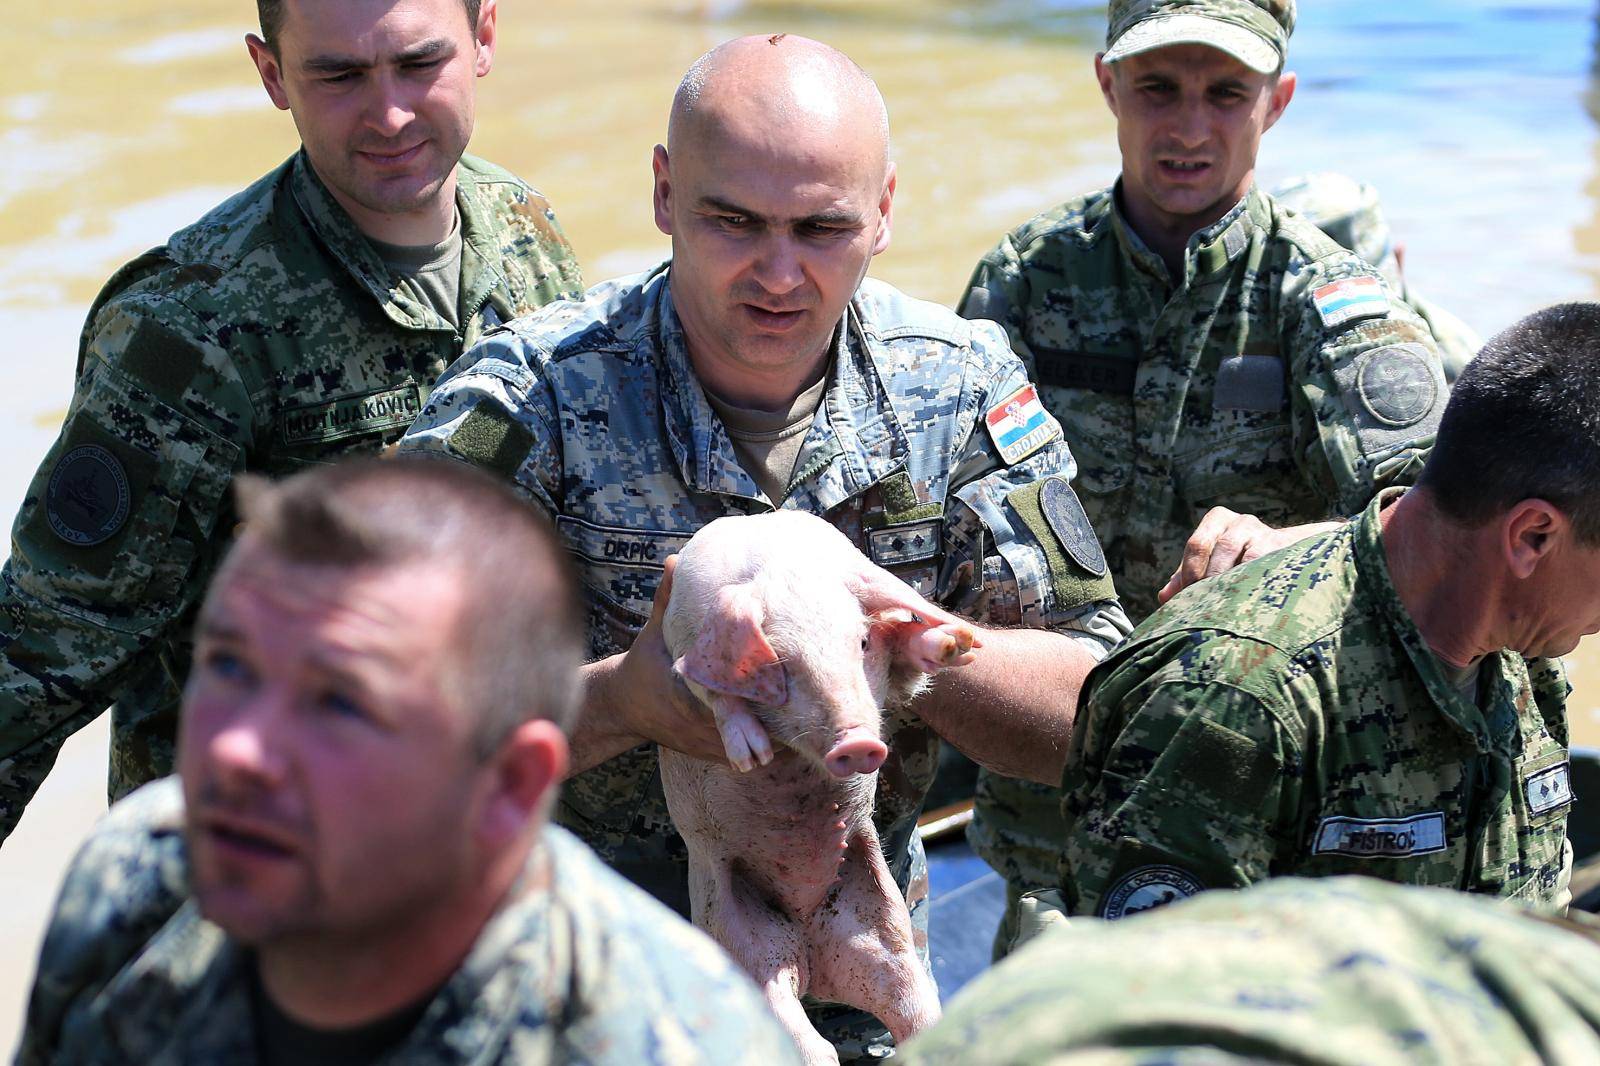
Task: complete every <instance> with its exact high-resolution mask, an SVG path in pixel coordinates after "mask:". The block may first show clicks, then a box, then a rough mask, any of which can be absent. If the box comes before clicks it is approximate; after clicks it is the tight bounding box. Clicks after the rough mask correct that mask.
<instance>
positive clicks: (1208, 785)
mask: <svg viewBox="0 0 1600 1066" xmlns="http://www.w3.org/2000/svg"><path fill="white" fill-rule="evenodd" d="M1399 491H1401V490H1386V491H1385V493H1383V494H1382V495H1381V496H1380V497H1379V498H1378V499H1376V500H1374V501H1373V502H1372V504H1371V505H1369V506H1368V508H1367V510H1366V511H1365V513H1363V514H1362V515H1361V516H1360V517H1359V518H1357V519H1355V520H1353V521H1351V522H1349V523H1347V524H1345V525H1344V526H1341V527H1340V528H1339V529H1338V530H1336V531H1334V532H1332V533H1329V534H1326V535H1323V536H1319V537H1313V538H1310V539H1308V540H1305V541H1302V542H1300V543H1299V544H1295V545H1291V546H1290V547H1288V548H1284V549H1282V550H1280V551H1277V552H1274V553H1272V554H1271V555H1268V556H1265V557H1264V558H1261V559H1258V560H1256V561H1255V562H1253V563H1250V564H1247V565H1245V566H1242V567H1239V568H1238V569H1236V570H1233V571H1230V572H1229V573H1227V574H1224V575H1223V576H1221V577H1218V578H1212V579H1210V580H1208V581H1205V582H1202V583H1200V584H1199V585H1196V586H1194V587H1192V588H1190V589H1187V590H1185V591H1184V592H1183V593H1181V594H1179V595H1178V596H1177V597H1176V598H1174V599H1173V601H1172V602H1171V603H1169V604H1167V605H1166V606H1165V607H1163V608H1162V609H1161V610H1159V611H1157V612H1156V613H1155V614H1154V615H1152V616H1151V617H1150V618H1149V619H1148V620H1147V621H1146V622H1145V623H1144V624H1143V625H1141V626H1140V627H1139V628H1138V629H1136V630H1135V631H1134V633H1133V635H1132V636H1131V637H1129V638H1128V640H1127V641H1126V642H1125V643H1124V644H1123V645H1122V646H1121V647H1120V648H1118V649H1117V650H1116V651H1114V652H1112V654H1111V655H1110V656H1109V657H1108V658H1107V659H1106V660H1105V661H1104V662H1102V663H1101V664H1100V665H1099V666H1098V667H1096V668H1095V670H1094V672H1093V673H1091V674H1090V676H1089V679H1088V680H1087V681H1086V682H1085V687H1084V697H1083V700H1082V702H1081V704H1080V707H1081V710H1080V717H1079V720H1078V723H1077V726H1076V727H1075V729H1074V731H1073V738H1072V747H1071V748H1070V750H1069V751H1068V755H1067V767H1066V772H1065V774H1064V777H1063V788H1064V790H1065V791H1066V796H1067V798H1066V804H1065V809H1066V815H1067V817H1068V819H1069V822H1070V832H1069V834H1068V837H1067V841H1066V847H1065V853H1064V861H1063V863H1062V867H1061V880H1062V891H1063V895H1064V897H1065V899H1066V902H1067V907H1068V910H1069V912H1070V913H1072V914H1090V915H1096V916H1098V917H1104V918H1120V917H1122V916H1124V915H1127V914H1131V913H1134V912H1136V911H1140V910H1146V909H1149V908H1150V907H1153V906H1158V905H1160V904H1162V903H1165V902H1169V901H1171V900H1173V899H1178V898H1182V897H1184V896H1190V895H1194V894H1195V893H1197V892H1199V891H1201V890H1202V889H1208V888H1239V887H1243V886H1245V885H1249V884H1251V883H1253V882H1256V881H1260V880H1262V879H1265V878H1268V877H1281V876H1289V875H1294V876H1319V877H1320V876H1329V875H1334V874H1347V873H1357V874H1366V875H1368V876H1372V877H1378V878H1382V879H1384V880H1388V881H1397V882H1401V883H1404V884H1416V885H1433V886H1437V887H1444V888H1455V889H1461V890H1464V891H1468V892H1478V893H1483V894H1486V895H1493V896H1505V897H1512V898H1515V899H1518V900H1522V901H1524V902H1526V903H1529V904H1532V905H1535V906H1538V907H1541V908H1543V909H1546V910H1552V911H1564V910H1565V909H1566V905H1567V902H1568V881H1569V879H1570V875H1571V854H1572V853H1571V849H1570V847H1569V846H1568V844H1567V841H1566V835H1567V834H1566V829H1567V814H1568V812H1569V811H1570V810H1571V807H1572V788H1571V783H1570V776H1569V769H1568V760H1567V720H1566V697H1567V693H1568V686H1567V683H1566V678H1565V674H1564V672H1563V670H1562V666H1561V663H1560V660H1557V659H1534V660H1531V661H1527V660H1524V659H1523V657H1522V656H1521V655H1518V654H1517V653H1515V652H1512V651H1505V650H1503V651H1500V652H1496V653H1494V654H1492V655H1489V656H1486V657H1485V658H1484V659H1483V660H1482V666H1481V668H1480V671H1479V675H1478V687H1477V699H1476V700H1473V699H1471V698H1469V697H1468V696H1465V695H1463V694H1462V693H1461V692H1460V691H1458V690H1457V689H1456V687H1455V685H1454V684H1453V683H1452V680H1451V678H1450V676H1449V675H1448V674H1446V672H1445V668H1444V666H1443V664H1442V663H1441V662H1440V661H1439V659H1438V658H1437V657H1435V656H1434V654H1433V653H1432V652H1431V651H1430V650H1429V649H1428V646H1427V644H1426V643H1424V641H1423V638H1422V635H1421V633H1419V632H1418V630H1417V627H1416V624H1415V623H1414V622H1413V621H1412V620H1411V618H1410V616H1409V615H1408V614H1407V613H1406V609H1405V606H1404V605H1403V604H1402V603H1401V602H1400V597H1399V595H1398V594H1397V593H1396V592H1395V589H1394V585H1393V584H1392V582H1391V581H1390V578H1389V571H1388V564H1387V561H1386V559H1385V556H1384V548H1383V543H1382V541H1381V539H1380V534H1379V514H1378V512H1379V510H1380V509H1381V507H1382V505H1383V504H1384V503H1385V502H1387V501H1389V500H1392V499H1393V497H1394V496H1395V494H1396V493H1398V492H1399Z"/></svg>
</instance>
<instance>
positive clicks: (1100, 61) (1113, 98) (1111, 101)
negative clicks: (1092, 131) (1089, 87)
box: [1094, 52, 1117, 115]
mask: <svg viewBox="0 0 1600 1066" xmlns="http://www.w3.org/2000/svg"><path fill="white" fill-rule="evenodd" d="M1104 56H1105V53H1104V52H1101V53H1100V54H1099V55H1096V56H1095V57H1094V79H1095V81H1097V82H1099V83H1100V95H1101V96H1103V97H1105V101H1106V106H1107V107H1109V108H1110V109H1111V113H1112V114H1113V115H1115V114H1116V113H1117V92H1116V72H1115V71H1113V70H1112V68H1111V64H1110V63H1107V62H1106V61H1105V59H1104V58H1103V57H1104Z"/></svg>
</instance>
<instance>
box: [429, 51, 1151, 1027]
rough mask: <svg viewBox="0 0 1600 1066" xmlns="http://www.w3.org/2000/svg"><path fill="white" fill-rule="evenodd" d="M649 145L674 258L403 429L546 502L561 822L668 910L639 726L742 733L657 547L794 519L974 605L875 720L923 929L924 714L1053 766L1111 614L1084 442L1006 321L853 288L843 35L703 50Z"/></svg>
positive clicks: (484, 371) (863, 261) (694, 748)
mask: <svg viewBox="0 0 1600 1066" xmlns="http://www.w3.org/2000/svg"><path fill="white" fill-rule="evenodd" d="M654 168H655V196H654V203H655V212H656V221H657V225H658V226H659V227H660V228H661V229H662V230H663V231H664V232H666V233H668V234H670V235H671V237H672V243H673V258H672V260H671V262H670V263H669V264H667V265H664V266H662V267H659V268H657V269H655V270H653V271H650V272H648V273H646V274H644V275H642V276H640V277H636V278H631V279H625V280H621V281H617V282H612V283H609V284H606V285H602V286H599V287H597V288H595V289H593V290H591V291H590V293H589V294H588V296H587V298H586V299H585V300H584V301H583V302H581V303H575V304H564V305H561V306H559V307H552V308H550V309H549V310H548V311H547V312H544V313H540V314H538V315H534V316H530V317H528V318H525V319H522V320H519V321H518V322H517V323H515V324H513V325H512V326H510V327H508V328H505V329H502V330H499V331H497V332H495V333H493V334H491V335H489V336H488V337H486V338H485V339H484V341H483V342H482V343H481V344H480V345H479V346H478V347H477V348H476V349H475V350H474V351H472V352H469V353H468V355H467V356H466V357H464V358H463V360H462V361H461V362H460V363H459V364H458V365H457V366H456V367H455V368H454V369H453V371H452V372H451V373H450V374H449V375H447V376H446V378H445V379H444V380H443V381H441V382H440V383H439V386H438V387H437V389H436V390H435V392H434V393H433V395H432V397H431V398H430V400H429V403H428V405H427V406H426V408H425V409H424V412H423V415H422V417H421V418H420V419H419V421H418V422H417V424H416V425H415V426H414V427H413V429H412V430H411V432H410V434H408V436H407V438H406V440H405V442H404V443H403V444H402V449H403V450H407V451H413V452H433V453H438V454H442V455H445V456H449V457H453V458H456V459H458V460H463V461H466V462H469V463H472V464H475V465H478V466H480V467H483V468H485V469H488V470H490V471H492V472H494V473H496V474H498V475H500V476H502V477H505V478H507V479H509V480H511V481H512V482H514V483H515V484H516V485H517V486H518V487H519V488H520V489H521V490H522V491H523V492H524V493H525V494H526V495H527V496H529V497H530V498H531V499H533V500H534V501H535V502H536V503H537V504H539V505H540V507H541V508H542V509H544V510H545V511H547V512H548V513H550V514H551V515H552V516H553V517H554V518H555V520H556V523H557V525H558V527H559V530H560V532H561V534H562V536H563V538H564V540H565V542H566V544H567V546H568V548H569V549H570V550H571V551H572V553H573V555H574V557H575V558H576V559H577V561H578V564H579V567H580V571H581V574H582V577H583V580H584V584H585V592H586V598H587V600H588V603H589V611H588V627H589V629H588V647H589V651H590V654H591V655H592V656H594V657H595V660H596V661H594V662H592V663H591V664H590V665H589V666H588V667H587V668H586V669H587V671H588V677H587V685H586V697H585V708H584V716H583V724H582V725H581V726H580V728H579V730H578V732H577V733H576V735H575V736H574V739H573V759H574V767H575V770H576V771H577V772H576V773H575V774H574V776H573V777H572V778H571V779H570V780H569V782H568V784H567V786H566V789H565V790H564V793H563V796H562V801H561V806H560V810H559V812H558V815H557V817H558V820H559V821H561V822H562V824H564V825H566V826H568V827H570V828H573V829H574V830H576V831H577V832H578V833H579V834H580V835H581V836H582V837H583V838H584V839H585V840H587V841H588V842H589V843H590V844H591V845H593V846H594V847H595V848H596V849H597V850H599V851H600V853H601V854H602V855H603V856H604V857H605V858H606V859H607V860H608V861H609V862H610V863H612V865H613V866H615V867H616V868H617V869H619V870H621V871H622V872H624V873H625V874H627V875H628V876H629V877H630V878H632V879H634V880H635V881H637V882H638V883H640V884H642V885H644V886H645V887H646V888H648V889H650V890H651V891H652V892H653V893H654V894H656V895H657V896H658V897H660V898H662V899H664V900H666V901H668V902H669V903H671V904H673V905H674V906H675V907H677V908H678V909H679V910H680V911H682V910H687V909H688V904H689V859H688V854H687V852H686V849H685V846H684V843H683V841H682V839H681V838H680V837H679V836H678V833H677V832H676V831H675V829H674V827H673V823H672V821H671V819H670V818H669V815H668V811H667V805H666V800H665V796H664V794H663V788H662V783H661V773H660V770H659V769H658V754H657V745H658V744H659V745H661V746H662V747H665V748H669V749H672V750H674V751H677V752H681V753H684V754H687V755H690V756H697V757H701V758H703V759H706V760H708V761H719V762H721V763H722V764H724V765H726V764H727V762H728V754H727V751H726V750H725V743H724V740H725V738H724V736H723V735H722V734H719V732H718V730H717V728H716V725H715V724H714V723H713V720H712V715H711V714H708V713H707V711H706V709H705V707H704V706H703V705H702V704H701V703H700V702H699V701H697V700H696V699H694V698H693V697H692V696H691V695H690V694H689V692H688V690H687V689H686V688H685V686H684V685H683V682H682V681H681V680H679V678H678V676H677V675H676V674H675V672H674V671H673V669H672V665H673V664H672V656H671V655H669V653H668V651H667V646H666V642H665V640H664V638H663V631H662V624H661V618H662V615H663V613H664V611H665V607H666V599H665V596H664V595H662V592H663V591H664V587H665V586H667V585H669V584H670V582H669V581H668V580H667V578H668V576H669V573H670V571H669V570H667V569H666V568H665V566H664V564H665V561H666V559H667V557H668V556H669V555H672V554H674V553H676V552H677V551H679V550H680V549H681V548H683V547H684V545H686V544H687V542H688V541H689V538H690V537H691V536H692V535H693V534H694V533H695V532H697V531H698V530H699V529H700V528H702V527H703V526H705V525H707V524H708V523H710V522H712V521H713V520H715V519H717V518H721V517H724V516H730V515H751V514H760V513H765V512H769V511H772V510H774V509H782V510H795V511H805V512H810V513H812V514H816V515H821V516H823V517H824V518H826V519H827V521H828V522H829V523H831V524H832V525H833V526H834V527H836V528H837V529H838V530H839V531H840V532H841V533H842V534H843V535H844V536H845V537H847V538H848V539H849V541H850V542H852V543H853V544H854V545H855V546H856V548H858V549H859V550H860V551H861V553H863V554H864V555H865V556H866V558H867V559H869V560H870V561H871V563H872V564H874V565H875V566H876V567H877V568H879V571H880V572H881V571H887V572H888V573H889V574H892V575H894V576H895V577H896V578H898V579H900V582H903V585H904V586H909V587H906V589H905V592H906V594H908V595H912V594H914V595H915V596H917V597H918V598H919V599H920V598H921V597H926V599H927V601H932V604H939V605H941V613H942V609H948V610H951V611H955V612H958V613H959V614H961V615H963V616H965V617H966V618H967V619H970V620H971V621H972V622H976V623H978V624H979V625H978V626H977V627H971V628H970V630H969V635H970V636H971V637H972V638H973V639H975V640H979V641H981V643H982V645H983V653H982V654H981V655H980V656H978V657H977V659H976V661H974V662H972V663H970V664H969V665H965V666H963V667H962V668H961V669H959V670H955V671H950V672H947V673H943V674H941V675H940V676H939V678H938V679H937V680H936V681H935V682H934V683H933V684H931V685H930V686H928V687H927V689H926V690H925V691H924V692H922V693H921V694H920V695H917V696H915V697H914V698H912V699H911V701H910V702H909V703H908V704H907V705H906V706H904V707H901V708H898V709H895V710H893V711H892V712H891V714H890V716H889V720H888V721H887V722H886V723H885V725H884V727H883V736H884V739H885V740H886V741H887V752H886V761H884V762H883V763H882V766H881V768H880V769H878V770H877V774H878V780H877V790H876V801H877V802H876V811H875V815H874V821H875V823H876V828H877V836H878V839H879V840H881V844H882V849H883V853H884V857H885V859H886V860H887V868H888V872H889V874H890V876H891V877H892V879H893V882H894V885H895V887H896V889H897V890H898V892H899V893H901V894H903V895H904V897H905V898H906V900H907V901H909V903H910V906H911V911H912V915H913V922H914V924H918V923H916V919H917V917H919V915H918V911H919V904H922V903H923V902H925V898H926V892H927V888H926V875H925V866H924V863H923V860H922V854H921V847H920V844H919V842H918V841H917V840H916V837H915V819H916V816H917V813H918V811H919V808H920V806H921V803H922V798H923V795H924V793H925V792H926V789H927V786H928V784H929V781H930V778H931V777H932V773H933V768H934V754H935V750H936V744H937V738H938V736H944V737H945V738H946V739H948V740H950V741H951V742H953V743H954V744H956V745H957V746H958V747H960V748H962V749H963V750H964V751H966V752H967V753H968V754H969V755H971V756H973V757H974V758H976V759H977V760H978V761H979V762H981V763H983V764H984V765H987V766H989V767H991V768H993V769H995V770H997V771H999V772H1002V773H1007V774H1016V775H1022V776H1026V777H1029V778H1033V779H1036V780H1039V781H1050V782H1054V781H1057V780H1059V777H1060V772H1061V767H1062V759H1063V755H1064V752H1065V744H1066V739H1067V736H1068V732H1069V726H1070V714H1071V708H1072V707H1073V705H1074V703H1075V699H1074V697H1075V693H1076V692H1077V689H1078V686H1079V685H1080V683H1081V681H1082V678H1083V675H1084V674H1085V673H1086V672H1087V670H1088V669H1089V667H1090V666H1092V665H1093V663H1094V662H1095V661H1096V660H1097V659H1098V658H1100V657H1102V656H1103V654H1104V653H1105V651H1106V650H1107V649H1108V648H1109V647H1110V646H1111V645H1112V644H1113V643H1114V642H1115V641H1116V640H1118V639H1119V638H1120V637H1121V636H1122V635H1124V634H1125V633H1126V631H1127V628H1128V625H1127V621H1126V618H1125V616H1124V615H1123V613H1122V611H1121V609H1120V607H1118V606H1117V604H1116V601H1115V597H1114V593H1113V591H1112V587H1111V582H1110V579H1109V576H1108V575H1107V572H1106V566H1105V560H1104V557H1103V556H1102V554H1101V552H1100V550H1099V547H1098V544H1097V543H1096V541H1095V538H1094V534H1093V533H1092V531H1091V530H1090V529H1089V526H1088V522H1087V519H1086V518H1085V517H1084V515H1083V511H1082V508H1081V507H1080V506H1079V504H1078V502H1077V499H1076V497H1075V496H1074V495H1073V492H1072V489H1071V487H1070V484H1069V482H1070V480H1071V478H1072V476H1073V474H1074V473H1075V468H1074V464H1073V461H1072V457H1071V454H1070V452H1069V450H1068V448H1067V445H1066V442H1065V441H1064V440H1063V439H1062V436H1061V432H1060V428H1059V426H1058V425H1057V423H1056V422H1055V420H1054V419H1053V418H1052V417H1051V416H1050V415H1049V414H1048V413H1047V412H1045V411H1044V410H1043V409H1042V407H1041V406H1040V404H1039V402H1038V398H1037V396H1036V394H1035V393H1034V391H1033V388H1032V386H1031V385H1029V383H1028V381H1027V377H1026V375H1025V373H1024V371H1023V368H1022V364H1021V362H1020V361H1019V360H1018V359H1017V358H1016V356H1014V355H1013V354H1012V352H1011V350H1010V348H1009V346H1008V344H1007V343H1006V340H1005V338H1004V335H1003V334H1002V333H1001V332H1000V330H999V329H998V328H997V327H994V326H992V325H990V324H987V323H976V322H967V321H964V320H962V319H960V318H958V317H956V316H955V315H953V314H951V313H950V312H948V311H946V310H944V309H942V308H938V307H935V306H933V305H929V304H925V303H921V302H919V301H915V300H912V299H910V298H908V297H906V296H904V295H902V294H900V293H898V292H896V291H895V290H893V289H891V288H889V287H888V286H885V285H882V284H880V283H877V282H875V281H870V280H866V279H865V275H866V269H867V265H868V263H869V262H870V260H871V258H872V256H873V255H875V254H876V253H878V252H880V251H882V250H883V249H884V248H885V247H887V246H888V243H889V238H890V225H891V219H892V205H893V197H894V191H895V171H894V167H893V164H892V163H891V162H890V161H889V159H888V125H887V117H886V114H885V111H884V107H883V102H882V99H881V97H880V96H879V95H878V92H877V90H876V87H875V86H873V84H872V83H871V81H870V79H868V78H867V77H866V75H865V74H864V73H863V72H861V70H860V69H859V68H857V67H856V66H855V65H854V64H853V63H851V62H850V61H849V60H848V59H847V58H846V57H844V56H842V55H840V54H839V53H837V52H834V51H833V50H831V49H828V48H825V47H823V46H821V45H818V44H816V43H814V42H810V41H806V40H804V39H800V38H795V37H786V36H783V35H778V36H775V37H771V38H768V37H757V38H746V39H742V40H738V41H734V42H730V43H729V44H727V45H724V46H722V47H721V48H718V49H716V50H714V51H713V52H711V53H709V54H708V55H707V56H705V57H703V58H702V59H701V60H700V61H699V62H697V63H696V64H695V65H694V67H693V68H691V70H690V72H689V73H688V75H687V76H686V77H685V79H684V81H683V84H682V85H681V86H680V88H679V91H678V94H677V96H676V98H675V100H674V104H673V110H672V115H671V123H670V127H669V134H668V143H667V145H666V146H665V147H658V148H657V149H656V153H655V160H654ZM864 561H865V560H864ZM830 576H832V577H837V576H838V575H826V574H820V573H819V574H818V575H817V578H818V580H819V581H822V580H827V579H828V578H829V577H830ZM913 590H914V592H913ZM924 602H926V601H924ZM932 604H929V608H932ZM906 613H907V615H909V616H911V617H913V618H919V619H921V620H922V624H923V625H924V626H925V627H926V626H927V625H930V624H932V623H934V621H935V619H934V617H932V612H931V610H926V611H923V612H922V613H920V614H919V613H918V612H917V611H913V610H910V609H907V611H906ZM925 615H926V616H927V617H924V616H925ZM946 624H948V623H946ZM963 625H964V624H963ZM989 627H1006V628H989ZM723 717H725V716H723ZM724 724H726V723H724ZM869 746H870V745H869ZM852 753H853V755H860V754H861V752H860V751H859V750H856V749H852ZM868 761H871V760H870V759H869V760H868ZM920 924H923V925H925V919H924V920H923V922H922V923H920ZM813 1018H814V1019H816V1020H818V1028H819V1029H820V1030H821V1031H822V1032H823V1033H824V1035H825V1036H827V1037H828V1038H829V1039H830V1040H831V1041H833V1043H834V1045H835V1046H836V1047H840V1048H841V1049H842V1050H844V1051H845V1053H846V1055H847V1057H848V1056H849V1055H850V1054H853V1053H855V1052H857V1051H860V1052H862V1053H865V1052H866V1049H867V1048H868V1046H869V1045H873V1044H879V1045H881V1044H883V1043H884V1042H886V1038H885V1037H884V1035H883V1032H882V1027H881V1026H871V1025H869V1024H868V1019H866V1018H865V1017H864V1016H863V1015H861V1014H860V1013H859V1012H842V1011H838V1010H831V1009H824V1010H823V1011H822V1012H820V1014H819V1012H817V1011H813Z"/></svg>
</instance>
